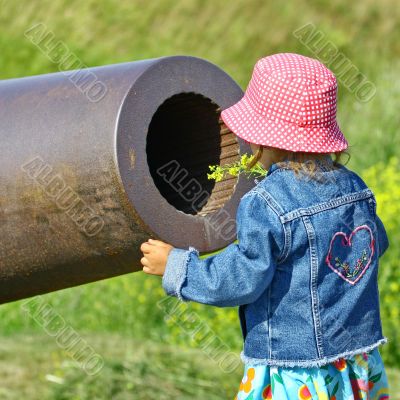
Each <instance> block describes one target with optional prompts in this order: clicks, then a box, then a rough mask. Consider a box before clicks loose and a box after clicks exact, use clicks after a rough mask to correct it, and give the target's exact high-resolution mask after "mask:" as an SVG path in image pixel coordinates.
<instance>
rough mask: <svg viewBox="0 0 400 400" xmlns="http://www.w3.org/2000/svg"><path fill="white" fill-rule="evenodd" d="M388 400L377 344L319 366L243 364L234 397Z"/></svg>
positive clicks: (249, 399) (238, 399)
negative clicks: (365, 351)
mask: <svg viewBox="0 0 400 400" xmlns="http://www.w3.org/2000/svg"><path fill="white" fill-rule="evenodd" d="M245 399H246V400H261V399H276V400H314V399H315V400H317V399H318V400H364V399H368V400H387V399H389V390H388V381H387V376H386V373H385V368H384V365H383V362H382V359H381V356H380V353H379V351H378V349H377V348H375V349H374V350H372V351H370V352H369V353H363V354H358V355H356V356H353V357H351V358H349V359H343V358H341V359H339V360H337V361H335V362H333V363H330V364H327V365H324V366H322V367H314V368H301V367H291V368H283V367H270V366H268V365H249V364H246V365H245V366H244V375H243V378H242V381H241V383H240V386H239V391H238V393H237V395H236V396H235V398H234V400H245Z"/></svg>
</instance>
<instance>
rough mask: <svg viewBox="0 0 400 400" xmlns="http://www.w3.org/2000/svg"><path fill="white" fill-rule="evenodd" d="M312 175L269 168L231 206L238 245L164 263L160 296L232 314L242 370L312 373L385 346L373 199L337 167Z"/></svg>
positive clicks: (380, 249) (191, 252)
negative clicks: (262, 367) (234, 309)
mask: <svg viewBox="0 0 400 400" xmlns="http://www.w3.org/2000/svg"><path fill="white" fill-rule="evenodd" d="M329 160H330V158H329ZM330 163H332V161H330ZM319 166H320V168H319V169H318V172H317V174H318V175H317V176H318V179H311V178H310V177H309V176H307V175H305V174H302V175H300V176H296V175H295V172H294V171H293V170H291V169H289V168H287V167H286V166H285V164H284V163H283V164H281V163H274V164H272V165H271V166H270V168H269V170H268V173H267V175H266V176H265V177H264V178H263V179H262V180H260V181H258V183H256V185H255V186H254V187H253V188H252V189H251V190H249V191H248V192H246V193H245V194H244V195H243V196H242V198H241V200H240V203H239V206H238V208H237V214H236V227H237V238H238V243H235V242H233V243H231V244H230V245H228V246H227V247H226V248H224V249H223V250H222V251H221V252H219V253H216V254H215V255H212V256H209V257H207V258H203V259H200V258H199V252H198V250H197V249H196V248H194V247H192V246H189V248H188V249H180V248H175V247H174V248H173V249H172V250H171V251H170V253H169V255H168V259H167V264H166V269H165V273H164V276H163V278H162V285H163V288H164V290H165V292H166V293H167V294H168V295H172V296H176V297H177V298H179V299H180V300H181V301H195V302H198V303H204V304H210V305H214V306H218V307H229V306H239V320H240V326H241V331H242V334H243V340H244V343H243V349H242V351H241V353H240V356H241V359H242V361H243V362H244V363H252V364H266V365H275V366H283V367H292V366H300V367H314V366H321V365H324V364H327V363H329V362H332V361H335V360H337V359H338V358H342V357H343V358H346V357H351V356H353V355H355V354H359V353H362V352H365V351H369V350H372V349H373V348H375V347H377V346H378V345H380V344H383V343H385V342H386V341H387V338H386V337H384V336H383V334H382V326H381V319H380V312H379V291H378V283H377V275H378V263H379V257H380V256H381V255H382V254H383V253H384V252H385V250H386V249H387V247H388V245H389V242H388V238H387V235H386V231H385V228H384V226H383V224H382V222H381V220H380V218H379V217H378V216H377V214H376V200H375V196H374V194H373V192H372V191H371V190H370V189H369V188H368V187H367V186H366V184H365V183H364V181H363V180H362V179H361V178H360V177H359V176H358V175H357V174H356V173H355V172H353V171H350V170H349V169H347V168H346V167H345V166H343V165H339V167H338V168H336V169H332V165H330V166H329V165H327V164H323V163H319Z"/></svg>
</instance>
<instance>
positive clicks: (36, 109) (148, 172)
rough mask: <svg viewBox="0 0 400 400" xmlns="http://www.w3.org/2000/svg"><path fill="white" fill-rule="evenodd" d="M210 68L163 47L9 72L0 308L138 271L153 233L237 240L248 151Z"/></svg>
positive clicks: (2, 145) (175, 240)
mask: <svg viewBox="0 0 400 400" xmlns="http://www.w3.org/2000/svg"><path fill="white" fill-rule="evenodd" d="M242 96H243V92H242V90H241V88H240V87H239V86H238V85H237V84H236V83H235V82H234V80H232V78H231V77H230V76H229V75H227V74H226V73H225V72H224V71H223V70H222V69H220V68H219V67H217V66H216V65H214V64H213V63H211V62H209V61H206V60H203V59H201V58H197V57H192V56H183V55H178V56H166V57H160V58H153V59H146V60H140V61H135V62H128V63H122V64H115V65H109V66H102V67H95V68H86V69H82V70H74V71H68V72H58V73H52V74H45V75H38V76H32V77H26V78H21V79H8V80H3V81H0V149H1V150H0V303H5V302H9V301H14V300H17V299H22V298H26V297H30V296H33V295H37V294H43V293H47V292H50V291H54V290H59V289H63V288H68V287H72V286H76V285H80V284H83V283H88V282H93V281H96V280H100V279H104V278H108V277H112V276H116V275H121V274H125V273H129V272H132V271H137V270H140V269H141V268H142V266H141V264H140V258H141V257H142V253H141V251H140V244H141V243H142V242H143V241H145V240H147V239H148V237H153V238H158V239H161V240H164V241H166V242H168V243H171V244H172V245H174V246H176V247H184V248H187V247H188V246H189V245H192V246H195V247H196V248H198V249H199V251H200V253H202V252H204V253H205V252H211V251H214V250H217V249H220V248H222V247H225V246H226V245H228V244H229V243H231V242H232V241H233V240H235V238H236V225H235V216H236V209H237V205H238V203H239V201H240V198H241V196H242V195H243V194H244V193H245V192H246V191H248V190H250V189H251V187H252V186H254V181H253V180H251V179H249V178H248V177H243V176H240V177H239V178H234V177H231V178H227V179H225V180H223V181H221V182H215V181H214V180H210V179H207V173H209V172H210V171H209V168H208V166H209V165H211V164H220V165H223V164H226V163H231V162H234V161H237V160H238V159H239V157H240V155H241V154H242V153H244V152H246V153H247V152H248V153H250V152H251V149H250V147H249V145H248V143H246V142H245V141H242V140H241V139H240V138H238V137H236V136H235V135H234V134H233V133H232V132H231V131H229V129H228V128H227V127H226V126H225V125H224V124H223V123H222V120H221V119H220V112H221V110H222V109H225V108H227V107H229V106H231V105H232V104H234V103H235V102H237V101H238V100H240V99H241V97H242Z"/></svg>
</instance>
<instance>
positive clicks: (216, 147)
mask: <svg viewBox="0 0 400 400" xmlns="http://www.w3.org/2000/svg"><path fill="white" fill-rule="evenodd" d="M220 113H221V109H220V108H219V106H218V105H217V104H215V103H214V102H212V101H211V100H210V99H209V98H207V97H205V96H203V95H201V94H198V93H193V92H185V93H180V94H177V95H174V96H172V97H170V98H168V99H166V100H165V101H164V102H163V103H162V104H161V105H160V106H159V107H158V109H157V111H156V113H155V114H154V116H153V118H152V120H151V123H150V125H149V130H148V134H147V143H146V153H147V162H148V165H149V169H150V174H151V176H152V178H153V180H154V183H155V185H156V187H157V188H158V190H159V191H160V193H161V195H162V196H163V197H164V198H165V199H166V200H167V201H168V202H169V203H170V204H171V205H173V206H174V207H175V208H176V209H177V210H180V211H182V212H184V213H187V214H192V215H198V214H199V215H206V214H207V213H209V212H213V211H215V210H217V209H219V208H220V207H222V206H223V205H224V203H225V202H226V201H227V200H229V199H230V197H231V196H232V194H233V192H234V188H235V184H236V182H237V178H236V177H232V176H230V175H228V176H227V177H226V178H225V179H224V180H222V181H220V182H215V180H214V179H208V178H207V173H210V170H209V167H208V166H209V165H214V164H219V165H224V164H227V163H232V162H235V161H237V160H239V157H240V156H239V144H238V142H237V139H236V136H235V134H233V133H232V132H231V131H230V130H229V129H228V128H227V127H226V125H225V124H224V123H223V122H222V120H221V119H220ZM165 222H166V223H168V221H165Z"/></svg>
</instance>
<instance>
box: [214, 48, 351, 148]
mask: <svg viewBox="0 0 400 400" xmlns="http://www.w3.org/2000/svg"><path fill="white" fill-rule="evenodd" d="M336 109H337V81H336V77H335V75H334V74H333V73H332V72H331V71H330V70H329V69H328V68H327V67H325V65H324V64H322V63H321V62H320V61H318V60H315V59H313V58H309V57H305V56H302V55H299V54H294V53H278V54H274V55H272V56H268V57H264V58H262V59H260V60H259V61H257V63H256V65H255V67H254V70H253V74H252V77H251V80H250V82H249V85H248V87H247V89H246V91H245V94H244V96H243V97H242V99H241V100H240V101H238V102H237V103H236V104H234V105H233V106H231V107H229V108H227V109H225V110H223V111H222V113H221V118H222V120H223V121H224V123H225V124H226V125H227V126H228V128H230V129H231V130H232V132H234V133H235V134H236V135H237V136H239V137H241V138H242V139H244V140H246V141H248V142H251V143H255V144H261V145H265V146H271V147H276V148H280V149H286V150H290V151H305V152H315V153H332V152H336V151H341V150H344V149H346V148H347V147H348V143H347V140H346V138H345V137H344V135H343V133H342V132H341V130H340V128H339V126H338V123H337V121H336Z"/></svg>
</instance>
